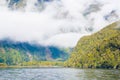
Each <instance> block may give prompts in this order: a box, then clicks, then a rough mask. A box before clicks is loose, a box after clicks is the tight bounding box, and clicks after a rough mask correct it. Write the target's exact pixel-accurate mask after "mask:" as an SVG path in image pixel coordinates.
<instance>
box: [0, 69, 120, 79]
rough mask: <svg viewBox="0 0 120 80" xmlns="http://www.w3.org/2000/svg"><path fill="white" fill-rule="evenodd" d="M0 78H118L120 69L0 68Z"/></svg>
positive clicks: (119, 77)
mask: <svg viewBox="0 0 120 80" xmlns="http://www.w3.org/2000/svg"><path fill="white" fill-rule="evenodd" d="M0 80H120V70H105V69H74V68H16V69H15V68H1V69H0Z"/></svg>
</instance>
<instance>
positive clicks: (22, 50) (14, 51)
mask: <svg viewBox="0 0 120 80" xmlns="http://www.w3.org/2000/svg"><path fill="white" fill-rule="evenodd" d="M68 56H69V49H62V48H59V47H55V46H41V45H37V44H31V43H28V42H15V41H13V40H10V39H3V40H0V63H6V64H8V65H13V64H14V65H16V64H19V63H22V62H29V61H64V60H66V59H67V58H68Z"/></svg>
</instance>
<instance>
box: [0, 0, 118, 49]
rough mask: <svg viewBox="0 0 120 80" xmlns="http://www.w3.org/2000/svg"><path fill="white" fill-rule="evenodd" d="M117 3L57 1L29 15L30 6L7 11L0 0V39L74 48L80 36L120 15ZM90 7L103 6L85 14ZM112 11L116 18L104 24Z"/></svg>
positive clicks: (110, 0)
mask: <svg viewBox="0 0 120 80" xmlns="http://www.w3.org/2000/svg"><path fill="white" fill-rule="evenodd" d="M28 1H29V0H28ZM119 3H120V1H118V0H100V1H99V0H96V1H95V0H84V1H83V0H61V1H58V0H57V1H53V2H49V3H46V8H45V9H44V10H42V11H41V12H32V11H33V9H32V7H31V9H32V10H31V11H30V8H29V11H27V10H26V11H24V12H22V11H10V10H9V9H8V8H7V4H6V3H5V2H3V0H0V6H1V8H0V39H3V38H5V37H10V38H12V39H14V40H17V41H29V42H31V41H35V42H37V43H40V44H42V45H57V46H62V47H74V46H75V45H76V43H77V41H78V40H79V39H80V37H82V36H84V35H88V34H91V33H94V32H96V31H98V30H100V29H102V28H103V27H104V26H106V25H108V24H109V23H112V22H114V21H117V20H118V19H119V14H120V5H119ZM29 4H33V3H29ZM92 4H101V5H102V6H100V10H99V11H95V12H94V10H93V11H92V12H89V13H88V14H87V15H84V13H85V11H87V9H88V8H89V7H90V5H92ZM98 7H99V6H98ZM93 8H94V7H93ZM112 10H115V11H116V14H117V15H118V18H116V19H115V20H113V21H111V22H109V21H106V20H105V19H104V16H106V15H109V14H110V12H111V11H112ZM113 17H114V16H113Z"/></svg>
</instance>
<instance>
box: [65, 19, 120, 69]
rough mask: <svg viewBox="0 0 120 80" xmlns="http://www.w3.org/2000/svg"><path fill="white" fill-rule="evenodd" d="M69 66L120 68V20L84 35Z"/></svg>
mask: <svg viewBox="0 0 120 80" xmlns="http://www.w3.org/2000/svg"><path fill="white" fill-rule="evenodd" d="M65 66H67V67H79V68H107V69H108V68H115V69H118V68H120V22H119V21H118V22H116V23H113V24H111V25H109V26H107V27H105V28H104V29H102V30H100V31H99V32H97V33H94V34H92V35H90V36H84V37H82V38H81V39H80V40H79V41H78V43H77V45H76V47H75V48H74V50H73V52H72V55H71V56H70V58H69V59H68V60H67V61H66V62H65Z"/></svg>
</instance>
